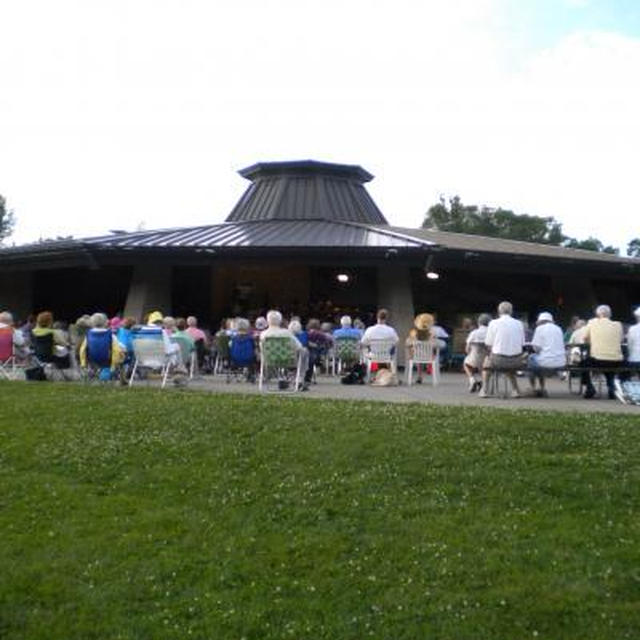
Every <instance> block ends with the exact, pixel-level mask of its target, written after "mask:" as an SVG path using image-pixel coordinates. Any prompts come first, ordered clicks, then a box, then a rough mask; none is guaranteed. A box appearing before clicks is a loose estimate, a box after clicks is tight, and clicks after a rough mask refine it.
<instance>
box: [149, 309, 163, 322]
mask: <svg viewBox="0 0 640 640" xmlns="http://www.w3.org/2000/svg"><path fill="white" fill-rule="evenodd" d="M162 319H163V316H162V314H161V313H160V312H159V311H152V312H151V313H150V314H149V320H148V323H149V324H155V323H156V322H162Z"/></svg>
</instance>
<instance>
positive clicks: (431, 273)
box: [427, 271, 440, 280]
mask: <svg viewBox="0 0 640 640" xmlns="http://www.w3.org/2000/svg"><path fill="white" fill-rule="evenodd" d="M439 277H440V274H439V273H436V272H435V271H427V278H429V280H437V279H438V278H439Z"/></svg>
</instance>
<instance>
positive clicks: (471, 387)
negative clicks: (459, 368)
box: [469, 378, 477, 393]
mask: <svg viewBox="0 0 640 640" xmlns="http://www.w3.org/2000/svg"><path fill="white" fill-rule="evenodd" d="M476 382H477V381H476V380H475V379H474V378H469V393H473V392H474V391H475V388H476Z"/></svg>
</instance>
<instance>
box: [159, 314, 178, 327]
mask: <svg viewBox="0 0 640 640" xmlns="http://www.w3.org/2000/svg"><path fill="white" fill-rule="evenodd" d="M162 323H163V324H164V328H165V329H175V327H176V319H175V318H174V317H173V316H165V317H164V319H163V320H162Z"/></svg>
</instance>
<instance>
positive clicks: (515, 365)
mask: <svg viewBox="0 0 640 640" xmlns="http://www.w3.org/2000/svg"><path fill="white" fill-rule="evenodd" d="M524 366H525V365H524V361H523V360H522V354H521V353H519V354H518V355H516V356H503V355H500V354H499V353H492V354H491V355H490V356H489V369H507V370H513V371H517V370H518V369H524Z"/></svg>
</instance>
